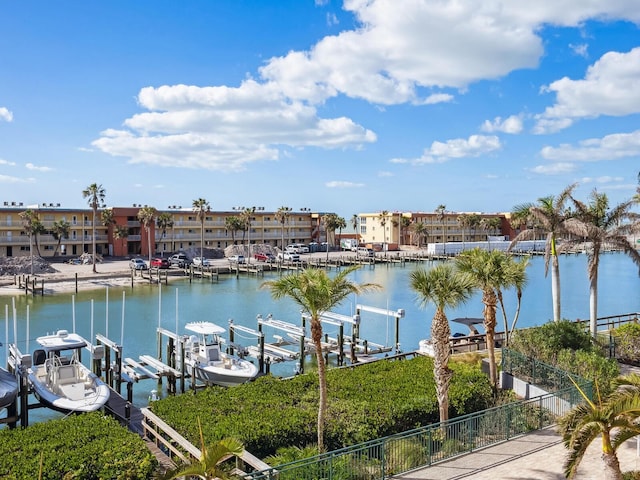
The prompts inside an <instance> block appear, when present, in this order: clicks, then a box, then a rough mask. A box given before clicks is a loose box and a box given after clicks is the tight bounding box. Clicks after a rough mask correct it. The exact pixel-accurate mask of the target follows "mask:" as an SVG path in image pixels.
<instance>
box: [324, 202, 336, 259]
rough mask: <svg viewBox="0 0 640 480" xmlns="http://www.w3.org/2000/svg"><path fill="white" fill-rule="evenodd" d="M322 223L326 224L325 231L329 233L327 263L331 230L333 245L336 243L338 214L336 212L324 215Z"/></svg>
mask: <svg viewBox="0 0 640 480" xmlns="http://www.w3.org/2000/svg"><path fill="white" fill-rule="evenodd" d="M322 223H323V224H324V231H325V232H326V235H327V263H328V262H329V243H330V242H329V232H331V235H332V238H333V246H335V243H336V228H338V215H336V214H335V213H327V214H326V215H323V216H322Z"/></svg>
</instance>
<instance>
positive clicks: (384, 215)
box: [378, 210, 389, 257]
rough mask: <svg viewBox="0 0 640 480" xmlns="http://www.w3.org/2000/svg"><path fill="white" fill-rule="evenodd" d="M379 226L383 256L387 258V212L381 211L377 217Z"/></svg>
mask: <svg viewBox="0 0 640 480" xmlns="http://www.w3.org/2000/svg"><path fill="white" fill-rule="evenodd" d="M378 220H379V221H380V226H381V227H382V249H383V250H384V256H385V257H386V256H387V228H386V227H387V222H388V221H389V211H388V210H382V211H381V212H380V215H378Z"/></svg>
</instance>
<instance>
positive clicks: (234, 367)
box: [185, 322, 258, 387]
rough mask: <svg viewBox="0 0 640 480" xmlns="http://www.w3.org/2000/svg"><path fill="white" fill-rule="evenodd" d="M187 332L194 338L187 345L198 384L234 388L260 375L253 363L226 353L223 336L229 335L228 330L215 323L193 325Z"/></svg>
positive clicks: (188, 363)
mask: <svg viewBox="0 0 640 480" xmlns="http://www.w3.org/2000/svg"><path fill="white" fill-rule="evenodd" d="M185 329H186V330H187V331H188V332H190V333H192V334H193V335H190V336H189V338H188V339H187V341H186V343H185V363H186V364H187V365H188V366H189V367H190V368H191V369H192V370H193V374H194V375H195V376H196V378H197V379H198V380H201V381H203V382H205V383H206V384H213V385H221V386H223V387H233V386H235V385H240V384H242V383H245V382H248V381H249V380H251V379H252V378H254V377H255V376H256V375H257V374H258V367H256V366H255V365H254V364H253V363H251V362H250V361H248V360H244V359H242V358H238V357H236V356H233V355H229V354H227V353H225V352H223V351H222V349H221V346H220V345H221V343H222V339H221V338H220V335H221V334H222V333H224V332H225V329H224V328H222V327H220V326H219V325H216V324H215V323H212V322H191V323H187V324H186V325H185ZM189 373H191V372H189Z"/></svg>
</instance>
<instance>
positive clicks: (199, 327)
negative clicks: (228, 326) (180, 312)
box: [184, 322, 226, 335]
mask: <svg viewBox="0 0 640 480" xmlns="http://www.w3.org/2000/svg"><path fill="white" fill-rule="evenodd" d="M184 328H185V329H186V330H189V331H190V332H194V333H200V334H203V335H206V334H216V335H218V334H220V333H224V332H225V331H226V330H225V329H224V328H222V327H221V326H219V325H216V324H215V323H213V322H191V323H187V324H186V325H185V326H184Z"/></svg>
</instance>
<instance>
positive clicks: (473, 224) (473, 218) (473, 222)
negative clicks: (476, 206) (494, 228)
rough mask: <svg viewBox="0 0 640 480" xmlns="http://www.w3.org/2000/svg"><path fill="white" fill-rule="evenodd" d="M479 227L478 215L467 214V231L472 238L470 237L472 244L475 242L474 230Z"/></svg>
mask: <svg viewBox="0 0 640 480" xmlns="http://www.w3.org/2000/svg"><path fill="white" fill-rule="evenodd" d="M479 225H480V215H478V214H477V213H470V214H469V230H470V232H471V233H472V236H471V241H472V242H475V238H476V229H477V228H478V226H479Z"/></svg>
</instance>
